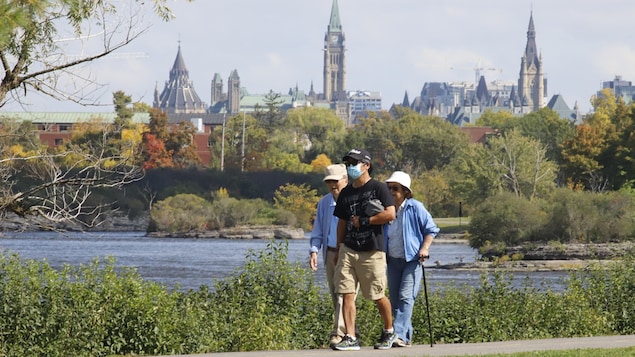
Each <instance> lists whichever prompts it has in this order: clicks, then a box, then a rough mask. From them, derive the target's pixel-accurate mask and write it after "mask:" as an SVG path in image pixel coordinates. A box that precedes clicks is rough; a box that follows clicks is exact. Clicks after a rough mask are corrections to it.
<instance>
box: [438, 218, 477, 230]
mask: <svg viewBox="0 0 635 357" xmlns="http://www.w3.org/2000/svg"><path fill="white" fill-rule="evenodd" d="M434 223H436V224H437V226H439V228H441V233H461V232H465V231H466V230H467V229H468V226H469V224H470V218H469V217H447V218H434Z"/></svg>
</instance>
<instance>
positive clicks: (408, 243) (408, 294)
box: [386, 171, 439, 347]
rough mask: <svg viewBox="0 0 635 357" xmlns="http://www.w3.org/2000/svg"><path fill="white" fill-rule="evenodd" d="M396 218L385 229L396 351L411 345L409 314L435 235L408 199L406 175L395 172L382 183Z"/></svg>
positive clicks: (427, 216)
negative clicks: (391, 202)
mask: <svg viewBox="0 0 635 357" xmlns="http://www.w3.org/2000/svg"><path fill="white" fill-rule="evenodd" d="M386 184H387V185H388V189H390V193H391V194H392V197H393V198H394V199H395V207H397V217H396V218H395V220H394V221H392V222H391V223H390V224H389V225H388V229H387V232H388V234H387V237H388V243H387V247H388V250H387V262H388V291H389V293H388V295H389V298H390V303H391V306H392V311H393V317H394V321H393V325H394V328H395V335H397V339H396V340H395V342H394V343H393V346H396V347H409V346H411V344H412V333H413V328H412V310H413V307H414V303H415V300H416V298H417V293H418V292H419V287H420V282H421V278H422V277H423V268H422V267H421V264H423V262H424V261H425V260H426V259H428V258H429V257H430V253H429V249H430V245H431V244H432V241H433V240H434V238H435V237H436V235H437V234H438V233H439V227H437V225H436V224H435V223H434V220H433V219H432V215H430V212H428V210H427V209H426V208H425V207H424V205H423V203H421V202H420V201H417V200H415V199H414V198H412V190H411V189H410V184H411V180H410V175H408V174H407V173H405V172H403V171H395V172H393V173H392V175H391V176H390V177H389V178H388V180H386Z"/></svg>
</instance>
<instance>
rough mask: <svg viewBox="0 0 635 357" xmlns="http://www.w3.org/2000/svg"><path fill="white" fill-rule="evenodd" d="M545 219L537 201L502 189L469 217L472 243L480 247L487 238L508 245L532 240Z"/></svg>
mask: <svg viewBox="0 0 635 357" xmlns="http://www.w3.org/2000/svg"><path fill="white" fill-rule="evenodd" d="M545 222H546V216H545V213H544V212H542V211H541V210H540V207H539V206H538V205H537V204H534V203H533V202H531V201H529V200H527V199H525V198H523V197H518V196H516V195H514V194H512V193H506V192H504V193H499V194H498V195H496V196H494V197H490V198H488V199H487V200H485V202H483V203H482V204H481V205H479V206H478V207H477V208H476V209H475V211H474V213H473V215H472V216H471V221H470V234H471V237H470V245H471V246H472V247H473V248H479V247H482V246H483V245H485V242H488V241H489V242H490V243H491V244H496V243H504V244H505V245H507V246H511V245H516V244H519V243H521V242H524V241H528V240H532V238H534V237H536V236H539V234H540V233H539V232H540V231H539V230H540V228H542V226H543V225H544V223H545Z"/></svg>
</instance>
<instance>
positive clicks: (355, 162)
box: [344, 161, 359, 167]
mask: <svg viewBox="0 0 635 357" xmlns="http://www.w3.org/2000/svg"><path fill="white" fill-rule="evenodd" d="M357 164H359V161H347V162H345V163H344V165H346V167H349V166H357Z"/></svg>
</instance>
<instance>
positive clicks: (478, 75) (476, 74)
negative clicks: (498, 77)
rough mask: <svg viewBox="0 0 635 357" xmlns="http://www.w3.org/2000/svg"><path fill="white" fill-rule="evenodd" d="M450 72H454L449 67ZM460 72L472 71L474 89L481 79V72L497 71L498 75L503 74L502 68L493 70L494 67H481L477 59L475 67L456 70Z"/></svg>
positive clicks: (452, 68)
mask: <svg viewBox="0 0 635 357" xmlns="http://www.w3.org/2000/svg"><path fill="white" fill-rule="evenodd" d="M450 69H451V70H454V69H455V67H450ZM458 69H461V70H468V69H471V70H473V71H474V88H476V86H478V81H479V80H480V79H481V71H498V72H499V73H503V69H502V68H495V67H483V66H481V60H480V59H479V60H478V62H476V66H474V67H462V68H458Z"/></svg>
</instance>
